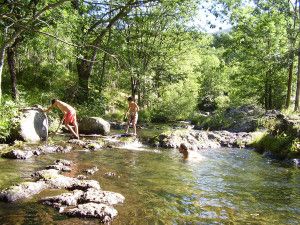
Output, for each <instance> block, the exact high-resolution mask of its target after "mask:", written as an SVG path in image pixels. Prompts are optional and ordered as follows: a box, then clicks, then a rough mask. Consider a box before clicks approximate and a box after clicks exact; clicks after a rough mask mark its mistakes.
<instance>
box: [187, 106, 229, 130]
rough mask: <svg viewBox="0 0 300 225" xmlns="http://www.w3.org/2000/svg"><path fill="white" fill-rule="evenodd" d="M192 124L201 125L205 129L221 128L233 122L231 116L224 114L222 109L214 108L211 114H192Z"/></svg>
mask: <svg viewBox="0 0 300 225" xmlns="http://www.w3.org/2000/svg"><path fill="white" fill-rule="evenodd" d="M191 121H192V124H194V125H197V126H200V127H202V128H203V129H207V130H221V129H227V128H229V127H230V126H231V125H232V123H233V118H228V117H226V116H225V111H224V109H220V110H216V111H215V112H214V113H213V114H212V115H210V116H205V115H201V114H194V115H193V117H192V119H191Z"/></svg>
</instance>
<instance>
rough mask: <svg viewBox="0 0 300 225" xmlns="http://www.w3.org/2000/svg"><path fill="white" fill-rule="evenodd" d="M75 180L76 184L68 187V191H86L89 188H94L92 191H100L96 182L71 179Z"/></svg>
mask: <svg viewBox="0 0 300 225" xmlns="http://www.w3.org/2000/svg"><path fill="white" fill-rule="evenodd" d="M73 179H75V180H76V182H74V183H73V184H72V186H70V187H69V188H68V189H69V190H75V189H79V190H83V191H85V190H87V189H89V188H94V189H97V190H100V189H101V188H100V184H99V182H98V181H96V180H79V179H76V178H73Z"/></svg>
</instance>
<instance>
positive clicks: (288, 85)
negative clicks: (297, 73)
mask: <svg viewBox="0 0 300 225" xmlns="http://www.w3.org/2000/svg"><path fill="white" fill-rule="evenodd" d="M291 60H293V61H294V57H293V59H291ZM293 61H292V62H291V63H290V66H289V78H288V83H287V94H286V102H285V107H286V108H289V107H290V102H291V93H292V82H293V67H294V62H293Z"/></svg>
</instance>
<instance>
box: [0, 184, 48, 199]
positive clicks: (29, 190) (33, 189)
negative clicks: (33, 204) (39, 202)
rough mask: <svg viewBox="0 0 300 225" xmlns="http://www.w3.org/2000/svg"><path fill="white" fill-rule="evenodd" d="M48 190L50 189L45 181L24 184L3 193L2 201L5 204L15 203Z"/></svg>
mask: <svg viewBox="0 0 300 225" xmlns="http://www.w3.org/2000/svg"><path fill="white" fill-rule="evenodd" d="M47 188H49V186H48V185H47V184H46V182H44V181H38V182H24V183H21V184H18V185H14V186H11V187H9V188H7V189H5V190H3V191H1V192H0V200H2V201H5V202H15V201H18V200H22V199H25V198H29V197H31V196H33V195H35V194H38V193H40V192H41V191H43V190H45V189H47Z"/></svg>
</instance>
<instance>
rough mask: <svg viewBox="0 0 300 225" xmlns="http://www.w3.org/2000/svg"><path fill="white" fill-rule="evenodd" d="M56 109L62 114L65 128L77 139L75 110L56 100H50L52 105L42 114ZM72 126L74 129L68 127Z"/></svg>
mask: <svg viewBox="0 0 300 225" xmlns="http://www.w3.org/2000/svg"><path fill="white" fill-rule="evenodd" d="M55 107H56V108H58V109H60V110H61V111H62V112H63V113H64V117H63V120H62V121H64V123H65V126H66V127H67V128H68V129H69V131H70V132H71V133H72V134H73V135H74V136H75V137H76V138H77V139H79V133H78V123H77V118H76V110H75V109H74V108H73V107H72V106H70V105H69V104H67V103H65V102H63V101H60V100H58V99H53V100H52V105H51V106H50V107H49V108H48V109H46V110H44V112H48V111H50V110H51V109H52V108H55ZM70 125H74V129H73V128H72V127H71V126H70Z"/></svg>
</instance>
